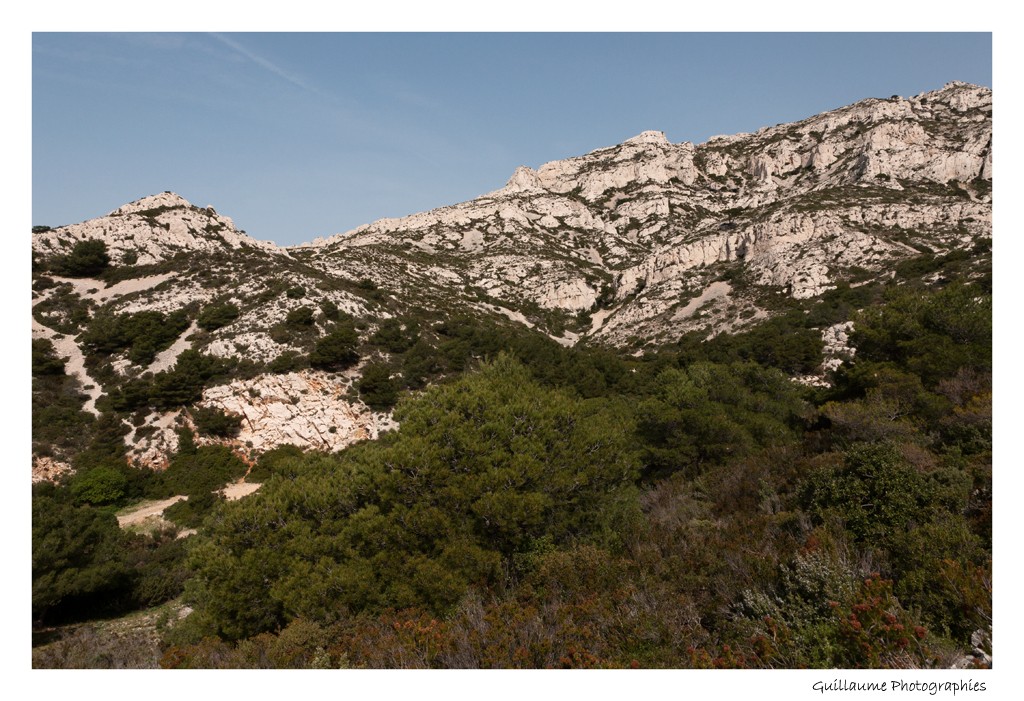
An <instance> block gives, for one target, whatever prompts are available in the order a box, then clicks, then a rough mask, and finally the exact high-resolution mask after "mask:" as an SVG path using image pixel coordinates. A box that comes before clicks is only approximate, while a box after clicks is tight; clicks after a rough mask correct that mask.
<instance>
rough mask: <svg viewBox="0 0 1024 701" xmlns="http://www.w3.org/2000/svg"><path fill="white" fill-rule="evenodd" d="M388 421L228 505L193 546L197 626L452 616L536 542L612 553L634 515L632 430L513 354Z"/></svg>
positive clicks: (255, 628)
mask: <svg viewBox="0 0 1024 701" xmlns="http://www.w3.org/2000/svg"><path fill="white" fill-rule="evenodd" d="M397 418H398V420H399V421H400V422H401V426H402V428H401V430H400V432H399V433H398V434H397V435H395V436H394V437H393V438H392V439H391V440H385V441H380V442H375V443H367V444H362V445H361V446H359V449H358V450H351V449H350V450H349V451H346V453H344V454H343V455H342V456H340V457H337V458H335V457H327V456H314V457H308V458H306V459H305V460H304V463H305V465H304V466H303V467H302V468H301V469H300V470H299V471H298V472H297V474H296V475H295V476H294V477H293V478H291V479H272V480H270V481H269V482H267V483H266V484H265V485H264V486H263V488H262V489H261V490H260V492H258V493H257V494H256V495H254V496H253V497H252V498H249V499H246V500H242V501H239V502H234V503H231V504H227V505H225V507H224V509H222V511H221V518H220V519H218V521H217V523H216V524H211V528H212V529H213V530H212V531H211V533H210V537H209V538H208V539H207V540H205V541H204V542H202V543H201V544H200V545H199V546H198V547H197V548H196V550H195V551H194V559H193V564H194V566H195V567H196V580H195V584H194V585H193V595H194V596H195V598H196V599H197V604H198V606H199V608H200V609H201V613H200V615H199V617H198V618H197V619H196V620H197V621H200V620H207V621H209V622H210V625H211V627H212V629H213V632H219V633H220V634H222V635H225V636H227V637H231V638H237V637H240V636H244V635H250V634H254V633H258V632H260V631H262V630H268V629H273V628H276V627H277V626H279V625H282V624H283V623H284V622H286V621H287V620H288V619H290V618H292V617H294V616H305V617H309V618H311V619H313V620H319V621H330V620H333V618H334V617H336V616H337V615H339V614H341V613H342V612H344V611H346V610H359V609H380V608H385V607H404V606H410V605H423V606H426V607H429V608H430V609H432V610H434V611H444V610H448V609H449V608H450V607H452V606H453V605H454V604H455V603H456V602H458V600H459V599H460V598H461V597H462V596H463V595H464V594H465V593H466V591H467V589H468V587H469V586H470V585H471V584H473V583H487V582H490V583H494V582H496V581H498V579H499V577H500V573H501V571H502V567H501V563H502V561H503V560H504V559H506V558H512V557H513V556H514V555H515V553H517V552H523V551H526V550H528V549H530V548H531V547H533V544H535V543H536V542H537V541H538V540H539V539H542V538H545V537H546V538H550V539H551V540H552V542H553V543H555V544H566V543H573V542H577V541H578V540H584V541H592V542H595V543H598V544H607V545H611V546H614V544H615V543H617V538H618V535H617V533H618V531H619V529H620V528H621V527H622V523H623V522H624V521H625V520H628V516H627V515H628V514H629V513H630V509H635V505H636V493H635V491H634V489H633V488H632V482H633V479H634V478H635V477H636V472H637V470H636V468H637V462H636V459H635V457H634V453H633V450H632V448H631V440H630V426H629V425H628V424H627V423H624V422H623V421H622V419H621V417H619V416H616V415H615V414H614V413H612V412H608V411H605V410H603V409H601V408H600V407H597V406H591V405H585V404H583V403H581V402H579V401H578V400H574V399H571V398H569V397H567V396H565V395H563V394H560V393H558V392H553V391H551V390H545V389H543V388H541V387H540V386H538V385H537V384H536V383H535V382H533V381H532V380H531V379H530V377H529V374H528V373H527V372H526V370H525V369H524V368H523V367H522V366H521V365H519V364H518V363H516V362H515V361H513V360H511V359H510V358H508V357H505V356H502V357H499V358H498V359H497V360H496V361H495V362H493V363H491V364H488V365H485V366H484V367H483V369H482V370H481V371H480V372H479V373H476V374H474V375H472V376H469V377H466V378H464V379H463V380H461V381H459V382H456V383H453V384H450V385H445V386H439V387H435V388H432V389H430V390H428V391H427V392H426V393H425V394H424V395H423V396H422V397H419V398H417V399H415V400H413V401H411V402H409V403H407V404H405V405H404V406H403V407H400V409H399V415H398V416H397ZM243 524H245V525H243ZM285 612H287V613H285Z"/></svg>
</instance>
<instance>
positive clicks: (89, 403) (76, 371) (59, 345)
mask: <svg viewBox="0 0 1024 701" xmlns="http://www.w3.org/2000/svg"><path fill="white" fill-rule="evenodd" d="M32 338H48V339H50V341H51V342H52V343H53V348H54V350H55V351H56V352H57V357H58V358H67V359H68V360H67V364H66V365H65V368H64V371H65V372H66V373H67V374H68V375H74V376H76V377H77V378H78V381H79V382H80V383H81V384H82V391H83V392H85V393H86V394H87V395H88V397H89V399H87V400H86V402H85V404H84V405H83V406H82V409H83V411H88V412H89V413H90V414H92V415H94V416H99V415H100V412H99V410H98V409H96V400H97V399H99V398H100V395H102V394H103V388H102V387H101V386H100V383H99V382H97V381H96V380H94V379H92V377H90V376H89V373H88V372H86V370H85V356H84V355H82V349H81V348H79V347H78V344H77V343H75V339H74V338H73V337H71V336H66V335H64V334H61V333H57V332H56V331H54V330H53V329H51V328H50V327H49V326H43V325H42V324H40V323H39V322H38V321H36V320H35V318H33V319H32Z"/></svg>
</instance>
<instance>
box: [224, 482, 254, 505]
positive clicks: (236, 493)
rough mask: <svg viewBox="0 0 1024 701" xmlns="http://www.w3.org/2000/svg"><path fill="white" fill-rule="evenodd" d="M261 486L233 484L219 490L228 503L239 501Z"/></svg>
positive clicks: (241, 483)
mask: <svg viewBox="0 0 1024 701" xmlns="http://www.w3.org/2000/svg"><path fill="white" fill-rule="evenodd" d="M261 486H263V485H261V484H258V483H256V482H234V483H232V484H229V485H228V486H226V487H224V489H222V490H220V491H221V494H223V495H224V498H225V499H227V500H228V501H234V500H235V499H241V498H242V497H244V496H248V495H250V494H252V493H253V492H255V491H256V490H257V489H259V488H260V487H261Z"/></svg>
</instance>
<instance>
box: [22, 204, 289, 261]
mask: <svg viewBox="0 0 1024 701" xmlns="http://www.w3.org/2000/svg"><path fill="white" fill-rule="evenodd" d="M89 239H98V240H100V241H103V242H104V243H105V244H106V245H107V251H108V252H109V254H110V256H111V259H112V260H113V261H114V262H119V261H125V260H130V261H132V262H133V264H138V265H147V264H151V263H159V262H160V261H163V260H166V259H168V258H170V257H171V256H173V255H174V254H175V253H178V252H180V251H216V250H231V249H238V248H242V247H248V248H255V249H259V250H261V251H264V252H267V253H272V254H276V255H288V254H287V252H286V251H284V250H283V249H280V248H278V247H277V246H275V245H274V244H273V243H270V242H268V241H257V240H255V239H253V238H251V237H249V236H247V235H246V234H245V233H244V232H241V231H238V230H237V229H235V224H234V222H233V221H231V219H230V218H228V217H225V216H221V215H220V214H217V212H216V211H215V210H214V209H213V207H206V208H200V207H196V206H195V205H193V204H191V203H190V202H188V201H187V200H185V199H184V198H183V197H181V196H179V195H176V194H174V193H173V192H162V193H160V194H158V195H151V196H149V197H143V198H142V199H140V200H136V201H135V202H131V203H129V204H126V205H124V206H122V207H118V208H117V209H115V210H114V211H113V212H111V213H110V214H108V215H106V216H105V217H100V218H98V219H90V220H89V221H86V222H83V223H81V224H71V225H69V226H62V227H59V228H56V229H52V230H50V231H46V232H42V233H36V234H34V235H33V237H32V249H33V251H35V252H36V253H39V254H41V255H51V254H55V253H66V252H67V251H69V250H70V249H71V248H72V247H73V246H74V244H75V243H77V242H79V241H85V240H89Z"/></svg>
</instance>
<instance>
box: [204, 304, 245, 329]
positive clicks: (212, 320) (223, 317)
mask: <svg viewBox="0 0 1024 701" xmlns="http://www.w3.org/2000/svg"><path fill="white" fill-rule="evenodd" d="M238 314H239V309H238V306H237V305H235V304H232V303H231V302H224V303H223V304H211V305H208V306H207V307H205V308H204V309H203V311H202V312H200V313H199V316H198V317H196V325H198V326H199V328H201V329H203V330H204V331H215V330H217V329H219V328H222V327H224V326H227V325H228V324H230V323H231V322H232V321H234V320H235V319H237V318H238Z"/></svg>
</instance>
